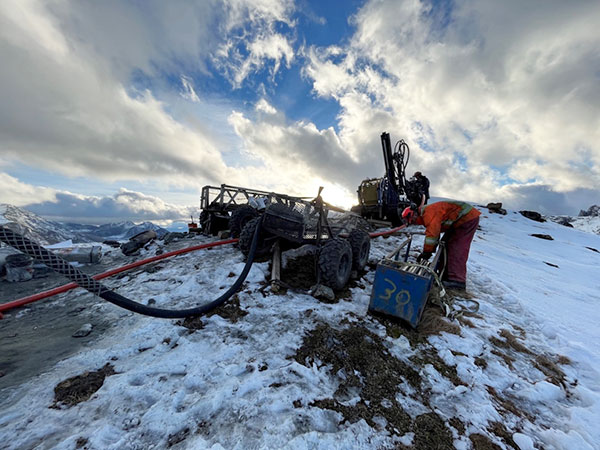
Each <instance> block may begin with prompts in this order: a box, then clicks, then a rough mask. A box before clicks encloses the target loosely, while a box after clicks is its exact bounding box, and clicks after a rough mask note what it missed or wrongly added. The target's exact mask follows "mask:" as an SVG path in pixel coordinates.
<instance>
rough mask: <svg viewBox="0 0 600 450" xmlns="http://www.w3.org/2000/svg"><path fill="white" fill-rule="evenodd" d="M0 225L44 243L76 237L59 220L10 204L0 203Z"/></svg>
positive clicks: (54, 242)
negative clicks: (53, 220) (46, 217)
mask: <svg viewBox="0 0 600 450" xmlns="http://www.w3.org/2000/svg"><path fill="white" fill-rule="evenodd" d="M0 225H2V226H4V227H6V228H10V229H11V230H13V231H14V232H16V233H19V234H22V235H23V236H25V237H26V238H28V239H31V240H32V241H35V242H39V243H40V244H43V245H48V244H56V243H57V242H62V241H66V240H68V239H73V238H74V237H75V235H74V233H72V232H71V231H70V230H69V229H68V228H67V227H65V226H64V225H62V224H60V223H58V222H52V221H50V220H46V219H44V218H43V217H40V216H38V215H37V214H34V213H32V212H29V211H27V210H25V209H23V208H18V207H16V206H12V205H8V204H0ZM84 242H86V241H84Z"/></svg>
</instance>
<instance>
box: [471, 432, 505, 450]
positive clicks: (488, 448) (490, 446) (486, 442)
mask: <svg viewBox="0 0 600 450" xmlns="http://www.w3.org/2000/svg"><path fill="white" fill-rule="evenodd" d="M469 439H470V440H471V444H473V450H502V447H500V446H499V445H498V444H494V443H493V442H492V441H491V439H490V438H489V437H487V436H485V435H483V434H480V433H473V434H470V435H469Z"/></svg>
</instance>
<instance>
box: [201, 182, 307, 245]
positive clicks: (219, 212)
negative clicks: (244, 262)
mask: <svg viewBox="0 0 600 450" xmlns="http://www.w3.org/2000/svg"><path fill="white" fill-rule="evenodd" d="M310 199H311V197H294V196H290V195H286V194H279V193H277V192H269V191H261V190H258V189H250V188H245V187H239V186H231V185H228V184H222V185H221V186H204V187H203V188H202V193H201V196H200V209H201V213H200V221H199V222H200V223H199V225H200V230H201V231H202V232H203V233H205V234H211V235H213V236H216V235H217V233H218V232H219V231H222V230H230V231H231V235H232V236H233V237H238V236H239V234H240V232H241V230H242V229H243V228H244V225H246V223H248V222H249V221H250V220H252V219H253V218H255V217H258V216H259V215H260V214H261V213H262V212H263V211H264V210H265V209H266V208H267V206H269V205H272V204H282V205H285V206H287V207H289V208H294V206H295V205H296V204H304V205H305V206H308V205H310Z"/></svg>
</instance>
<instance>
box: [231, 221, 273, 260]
mask: <svg viewBox="0 0 600 450" xmlns="http://www.w3.org/2000/svg"><path fill="white" fill-rule="evenodd" d="M261 220H262V217H256V218H254V219H252V220H250V221H249V222H248V223H247V224H246V225H245V226H244V228H242V232H241V233H240V240H239V241H238V245H239V247H240V250H241V251H242V253H243V254H244V256H248V254H249V253H250V248H251V247H252V238H253V237H254V231H255V230H256V227H257V226H258V224H259V222H260V221H261ZM261 231H262V230H261ZM265 234H266V233H265V232H264V231H262V233H261V234H260V236H258V243H257V244H256V253H255V254H254V257H255V258H257V257H263V256H266V255H268V254H269V253H270V252H271V243H270V242H266V241H265Z"/></svg>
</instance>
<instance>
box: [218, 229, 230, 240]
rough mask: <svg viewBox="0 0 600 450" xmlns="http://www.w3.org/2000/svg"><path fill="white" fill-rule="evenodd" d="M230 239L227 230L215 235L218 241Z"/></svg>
mask: <svg viewBox="0 0 600 450" xmlns="http://www.w3.org/2000/svg"><path fill="white" fill-rule="evenodd" d="M230 237H231V233H230V231H229V230H221V231H219V232H218V233H217V238H219V239H229V238H230Z"/></svg>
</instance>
